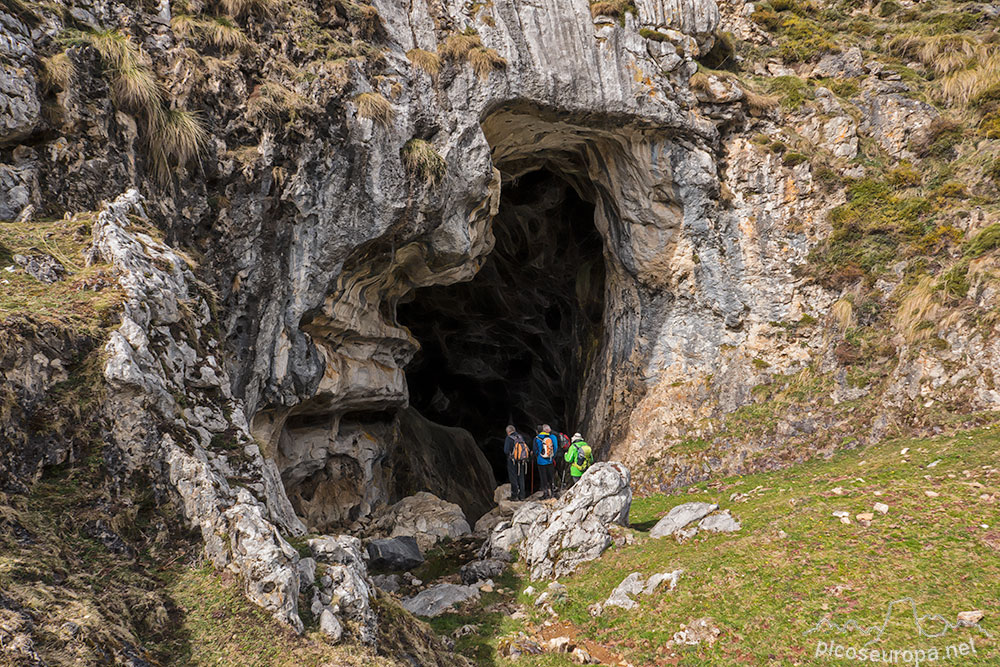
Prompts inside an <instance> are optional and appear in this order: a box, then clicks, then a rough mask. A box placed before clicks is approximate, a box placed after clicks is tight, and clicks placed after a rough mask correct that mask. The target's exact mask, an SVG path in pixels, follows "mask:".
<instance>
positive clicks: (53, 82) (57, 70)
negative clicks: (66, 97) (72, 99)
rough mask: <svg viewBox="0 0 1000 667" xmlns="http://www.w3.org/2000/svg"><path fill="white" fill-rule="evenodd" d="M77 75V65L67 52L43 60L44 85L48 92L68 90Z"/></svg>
mask: <svg viewBox="0 0 1000 667" xmlns="http://www.w3.org/2000/svg"><path fill="white" fill-rule="evenodd" d="M75 75H76V65H74V64H73V61H72V60H71V59H70V57H69V54H67V53H66V52H65V51H61V52H60V53H56V54H55V55H51V56H49V57H47V58H43V59H42V71H41V78H42V84H43V85H44V86H45V87H46V88H47V89H48V90H54V89H56V88H58V89H59V90H66V89H67V88H69V84H70V83H71V82H72V80H73V77H74V76H75Z"/></svg>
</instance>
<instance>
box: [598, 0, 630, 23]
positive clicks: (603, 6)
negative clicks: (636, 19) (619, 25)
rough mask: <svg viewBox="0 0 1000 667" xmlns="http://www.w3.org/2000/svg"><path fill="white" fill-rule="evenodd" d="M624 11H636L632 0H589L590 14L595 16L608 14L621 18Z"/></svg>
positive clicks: (623, 16) (623, 15)
mask: <svg viewBox="0 0 1000 667" xmlns="http://www.w3.org/2000/svg"><path fill="white" fill-rule="evenodd" d="M626 12H631V13H633V14H636V13H637V12H636V9H635V3H634V2H633V0H597V2H593V1H591V3H590V14H591V16H594V17H595V18H596V17H598V16H610V17H612V18H616V19H623V18H625V13H626Z"/></svg>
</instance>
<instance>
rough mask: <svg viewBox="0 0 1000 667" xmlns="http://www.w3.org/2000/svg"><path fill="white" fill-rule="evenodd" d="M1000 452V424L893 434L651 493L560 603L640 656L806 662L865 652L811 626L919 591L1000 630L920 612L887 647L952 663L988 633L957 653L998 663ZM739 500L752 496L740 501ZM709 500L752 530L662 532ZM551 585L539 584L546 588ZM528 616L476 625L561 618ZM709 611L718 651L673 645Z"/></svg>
mask: <svg viewBox="0 0 1000 667" xmlns="http://www.w3.org/2000/svg"><path fill="white" fill-rule="evenodd" d="M998 446H1000V430H998V428H997V427H995V426H993V427H991V426H987V427H984V428H981V429H978V430H972V431H967V432H964V433H961V434H959V435H956V436H953V437H939V438H934V439H920V440H898V441H888V442H884V443H881V444H879V445H875V446H872V447H870V448H866V449H858V450H852V451H845V452H842V453H839V454H837V455H835V456H834V457H832V458H831V459H829V460H819V461H814V462H810V463H805V464H802V465H799V466H795V467H792V468H788V469H785V470H780V471H776V472H770V473H761V474H755V475H749V476H745V477H735V478H729V479H724V480H719V481H716V482H711V483H703V484H700V485H699V486H697V487H693V490H689V492H688V493H685V494H681V495H672V496H668V495H653V496H649V497H646V498H638V499H636V500H635V502H634V504H633V506H632V512H631V521H632V524H633V529H632V530H633V536H634V538H635V542H634V543H633V544H632V545H629V546H626V547H622V548H612V549H611V550H609V551H608V552H607V553H605V555H604V556H603V557H602V558H600V559H599V560H597V561H594V562H592V563H589V564H587V565H586V566H584V567H583V568H581V569H580V571H579V572H578V573H577V574H575V575H574V576H573V577H570V578H567V579H564V580H562V583H563V584H565V585H566V586H567V587H568V588H569V597H568V600H567V601H565V602H562V603H559V604H556V605H554V608H555V611H556V612H557V614H558V615H559V617H560V619H559V620H560V621H562V622H567V621H568V622H569V623H570V624H571V625H572V626H575V630H576V631H577V632H579V634H580V636H581V637H583V638H587V639H590V640H595V641H596V642H598V643H599V644H600V645H602V646H603V647H606V648H608V649H610V650H611V651H612V652H614V653H616V654H618V655H620V656H621V657H622V658H624V659H625V660H627V661H628V662H630V663H631V664H633V665H671V664H682V665H735V664H761V665H763V664H773V665H798V664H822V663H823V662H826V661H827V660H826V659H823V658H816V657H815V651H816V646H817V641H819V640H823V641H828V642H829V641H831V640H836V641H837V642H838V643H840V644H842V645H844V646H859V647H860V646H861V645H862V644H864V642H865V641H866V640H867V638H855V637H854V636H850V635H841V636H837V635H835V634H834V633H832V632H825V633H823V634H816V635H810V636H806V635H804V633H805V632H806V631H807V630H808V629H810V628H811V627H813V626H814V625H815V624H816V623H817V622H818V621H819V620H820V619H822V618H829V619H830V620H833V621H835V622H837V623H839V624H843V623H844V622H846V621H848V620H854V621H857V622H858V623H861V624H864V625H866V626H871V625H877V624H879V623H881V621H882V618H883V616H884V615H885V613H886V609H887V606H888V604H889V603H890V602H892V601H894V600H898V599H901V598H905V597H912V598H913V599H914V601H915V602H916V604H917V610H918V612H919V613H920V614H921V615H933V614H941V615H943V616H944V617H945V618H947V619H950V620H951V621H952V622H954V621H955V618H956V615H957V614H958V613H959V612H961V611H966V610H977V609H978V610H982V611H983V612H985V618H984V619H983V621H982V623H981V626H982V628H983V629H985V630H987V631H989V632H991V633H992V634H993V637H994V638H993V639H988V638H987V637H985V636H983V635H982V634H981V633H980V632H979V631H977V630H975V629H965V628H961V629H957V630H951V631H950V632H948V633H947V634H946V635H944V636H942V637H939V638H936V639H935V638H924V637H918V636H917V634H916V632H915V630H914V626H913V622H912V618H907V616H908V612H906V613H897V614H894V616H893V620H892V622H891V623H890V624H889V627H888V630H887V632H886V633H885V635H884V636H883V638H882V640H881V641H880V642H878V643H877V644H874V645H873V647H877V648H882V649H906V648H924V649H925V650H929V649H930V648H931V647H937V648H938V649H939V650H940V651H941V656H942V657H941V658H940V659H941V661H943V660H944V651H945V648H944V647H946V646H948V645H951V644H957V643H959V642H966V641H968V640H969V639H970V638H973V639H974V641H975V646H976V649H977V653H976V655H975V656H972V655H968V656H963V657H961V658H952V659H951V662H952V663H953V664H962V665H967V664H982V665H986V664H997V661H998V659H1000V651H998V647H1000V623H998V619H1000V601H998V600H1000V557H998V556H1000V525H998V524H997V519H998V515H997V502H998V501H1000V464H998V461H997V459H996V451H997V448H998ZM904 449H905V450H906V454H902V453H901V452H902V451H903V450H904ZM935 462H936V463H935ZM835 490H836V491H835ZM928 492H930V493H931V494H937V495H936V496H931V495H929V494H928ZM733 494H741V495H737V496H734V497H733V499H732V500H730V497H731V496H733ZM694 500H699V501H711V502H717V503H718V504H719V505H720V506H721V507H722V508H724V509H725V508H729V509H730V510H731V511H732V513H733V514H734V515H735V516H736V517H737V518H738V519H739V520H740V521H742V523H743V528H742V530H741V531H740V532H739V533H736V534H733V535H702V534H699V535H698V536H696V537H695V538H694V539H692V540H690V541H688V542H686V543H684V544H678V543H677V542H676V541H675V540H674V539H672V538H666V539H662V540H650V539H649V538H648V531H649V529H650V528H651V527H652V526H653V525H654V524H655V522H656V521H657V519H658V518H659V517H661V516H663V515H664V514H665V513H666V512H667V511H668V510H669V509H670V508H672V507H673V506H675V505H677V504H680V503H682V502H688V501H694ZM879 502H880V503H885V504H886V505H888V506H889V510H888V512H887V513H886V514H885V515H882V514H880V513H878V512H876V511H874V509H873V507H874V504H875V503H879ZM836 511H846V512H848V513H849V515H850V519H851V523H850V524H849V525H845V524H843V523H841V522H840V520H839V519H838V518H836V517H834V516H833V512H836ZM867 512H871V513H873V514H874V518H873V519H872V521H871V523H870V525H867V526H865V525H862V523H861V522H859V521H858V520H857V518H856V515H858V514H860V513H867ZM676 568H682V569H683V570H684V575H683V576H682V577H681V580H680V583H679V585H678V587H677V589H676V590H675V591H674V592H672V593H669V592H657V593H656V594H655V595H653V596H651V597H643V596H640V597H639V598H638V600H639V602H640V607H639V608H637V609H635V610H633V611H624V610H617V609H614V608H611V609H609V610H608V611H606V612H605V613H604V615H603V616H601V617H598V618H593V617H591V616H590V614H589V613H588V610H587V607H588V606H589V605H591V604H592V603H594V602H598V601H603V600H604V599H606V598H607V596H608V594H609V593H610V592H611V590H612V589H613V588H614V587H615V586H617V585H618V583H620V582H621V580H622V579H623V578H625V576H627V575H628V574H629V573H631V572H642V573H643V574H645V575H647V576H648V575H650V574H653V573H655V572H663V571H669V570H673V569H676ZM544 585H545V582H541V584H539V583H538V582H536V583H535V587H536V588H539V589H542V588H544ZM521 600H522V602H528V599H527V598H525V597H524V596H522V598H521ZM897 611H898V609H897ZM527 612H528V613H527V618H525V619H524V620H522V621H518V620H516V619H513V618H511V617H510V616H509V615H507V616H502V617H501V616H499V615H497V614H495V613H494V614H488V613H483V615H482V616H481V617H472V621H475V622H478V621H480V620H481V621H484V622H485V627H486V628H489V629H490V630H498V631H499V634H501V635H502V634H504V633H507V634H508V635H509V634H511V633H514V632H516V631H519V630H528V632H529V634H532V631H531V628H533V627H534V628H537V627H538V626H539V625H540V624H541V623H542V622H544V621H545V620H546V619H547V618H548V616H547V615H546V614H544V613H542V612H540V611H538V610H536V609H535V608H534V607H533V606H531V605H530V603H529V604H528V605H527ZM450 616H451V618H450V617H449V616H445V617H443V618H442V619H440V620H438V621H436V623H437V624H438V625H439V626H442V627H441V629H447V628H448V627H455V626H456V625H457V623H458V619H456V618H454V616H455V615H450ZM703 617H710V618H712V619H714V622H715V624H716V625H717V627H719V628H720V629H721V631H722V632H721V635H720V636H719V638H718V640H717V641H716V642H715V643H714V644H713V645H711V646H708V645H706V644H701V645H698V646H676V647H669V646H668V645H667V643H668V641H669V640H671V638H672V637H673V635H674V633H676V632H677V631H678V630H680V629H681V628H682V625H684V624H689V623H691V621H693V620H695V619H698V618H703ZM469 619H470V617H468V616H466V617H463V619H462V622H471V621H470V620H469ZM925 626H926V629H927V630H928V632H934V631H937V630H939V629H940V627H941V626H940V624H934V623H933V622H930V621H928V622H926V623H925ZM486 634H487V633H485V632H484V633H483V635H484V636H485V635H486ZM543 634H544V633H543ZM549 634H551V633H549ZM546 636H548V635H546ZM467 641H468V644H467V645H466V646H465V650H468V651H469V652H470V653H472V652H475V653H476V654H477V655H478V656H480V660H479V664H508V663H507V662H506V661H504V660H502V659H500V658H497V657H495V656H496V653H495V650H494V649H495V647H496V646H497V645H498V644H499V641H502V638H501V639H500V640H498V639H497V637H496V636H494V637H492V638H491V639H489V640H486V639H473V640H467ZM459 648H463V644H462V642H459ZM829 662H832V663H834V664H850V662H849V661H846V660H841V661H836V660H832V659H830V660H829ZM510 664H513V663H510ZM517 664H519V665H563V664H572V663H570V661H569V659H568V657H567V656H565V655H543V656H531V657H522V658H521V659H519V660H518V661H517ZM899 664H904V663H903V662H902V658H900V659H899ZM911 664H912V663H911Z"/></svg>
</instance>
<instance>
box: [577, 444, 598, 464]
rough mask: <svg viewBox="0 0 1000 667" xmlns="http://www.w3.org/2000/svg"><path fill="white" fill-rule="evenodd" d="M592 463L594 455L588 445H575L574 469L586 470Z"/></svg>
mask: <svg viewBox="0 0 1000 667" xmlns="http://www.w3.org/2000/svg"><path fill="white" fill-rule="evenodd" d="M593 462H594V455H593V452H592V451H591V449H590V445H588V444H587V443H585V442H578V443H577V444H576V467H577V468H579V469H580V470H586V469H587V468H589V467H590V464H591V463H593Z"/></svg>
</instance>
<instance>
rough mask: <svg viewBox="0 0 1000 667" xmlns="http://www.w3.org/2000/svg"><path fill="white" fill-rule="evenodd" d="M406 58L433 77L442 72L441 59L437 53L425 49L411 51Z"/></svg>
mask: <svg viewBox="0 0 1000 667" xmlns="http://www.w3.org/2000/svg"><path fill="white" fill-rule="evenodd" d="M406 57H407V58H408V59H409V61H410V62H411V63H413V64H414V65H415V66H417V67H419V68H420V69H422V70H424V71H425V72H427V73H428V74H430V75H431V76H437V74H438V72H439V71H441V58H440V57H438V54H436V53H432V52H430V51H425V50H424V49H410V50H409V51H407V52H406Z"/></svg>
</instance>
